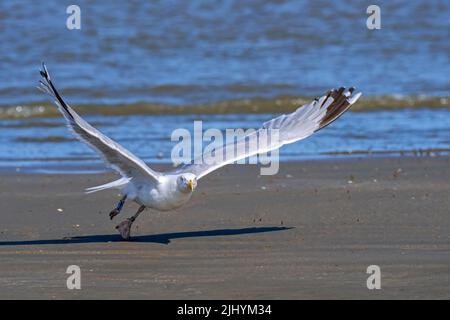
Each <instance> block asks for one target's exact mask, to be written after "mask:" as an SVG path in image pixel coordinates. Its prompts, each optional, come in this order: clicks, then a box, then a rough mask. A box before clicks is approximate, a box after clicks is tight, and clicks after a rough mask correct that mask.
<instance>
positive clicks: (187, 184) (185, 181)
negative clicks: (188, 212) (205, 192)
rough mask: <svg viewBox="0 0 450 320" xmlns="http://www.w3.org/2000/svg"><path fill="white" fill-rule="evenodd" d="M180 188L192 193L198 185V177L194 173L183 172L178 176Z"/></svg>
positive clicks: (182, 190)
mask: <svg viewBox="0 0 450 320" xmlns="http://www.w3.org/2000/svg"><path fill="white" fill-rule="evenodd" d="M177 186H178V190H180V191H181V192H184V193H190V192H192V191H194V189H195V188H196V187H197V177H196V176H195V175H194V174H192V173H183V174H182V175H180V176H179V177H178V178H177Z"/></svg>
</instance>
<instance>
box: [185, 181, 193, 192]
mask: <svg viewBox="0 0 450 320" xmlns="http://www.w3.org/2000/svg"><path fill="white" fill-rule="evenodd" d="M187 185H188V187H189V189H190V190H191V191H194V184H193V183H192V180H189V181H188V183H187Z"/></svg>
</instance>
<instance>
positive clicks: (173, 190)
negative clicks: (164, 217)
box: [120, 175, 192, 211]
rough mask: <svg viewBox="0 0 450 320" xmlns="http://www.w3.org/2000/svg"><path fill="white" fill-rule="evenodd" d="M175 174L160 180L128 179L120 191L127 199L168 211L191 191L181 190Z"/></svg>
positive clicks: (182, 202) (186, 197)
mask: <svg viewBox="0 0 450 320" xmlns="http://www.w3.org/2000/svg"><path fill="white" fill-rule="evenodd" d="M177 179H178V176H177V175H167V176H164V177H161V178H160V181H158V182H155V181H151V180H148V181H137V182H134V181H133V179H132V180H131V181H129V182H128V183H127V184H126V185H125V186H124V187H123V188H122V189H121V191H120V193H121V194H122V195H124V196H127V199H131V200H134V201H135V202H137V203H138V204H140V205H144V206H146V207H148V208H151V209H155V210H158V211H170V210H174V209H177V208H179V207H181V206H182V205H184V204H185V203H186V202H188V201H189V199H191V196H192V192H182V191H180V190H179V188H178V185H177Z"/></svg>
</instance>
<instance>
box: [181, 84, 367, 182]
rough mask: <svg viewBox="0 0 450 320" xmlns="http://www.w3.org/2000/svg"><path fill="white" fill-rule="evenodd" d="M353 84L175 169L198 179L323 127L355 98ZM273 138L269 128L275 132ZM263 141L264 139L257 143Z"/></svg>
mask: <svg viewBox="0 0 450 320" xmlns="http://www.w3.org/2000/svg"><path fill="white" fill-rule="evenodd" d="M353 92H354V88H353V87H352V88H349V89H346V88H344V87H341V88H340V89H338V90H331V91H329V92H328V93H327V94H326V95H324V96H322V97H320V98H316V99H314V100H313V101H312V102H310V103H308V104H306V105H303V106H301V107H300V108H298V109H297V110H296V111H294V112H292V113H290V114H287V115H286V114H283V115H281V116H279V117H277V118H274V119H272V120H270V121H268V122H266V123H264V124H263V126H262V128H261V129H259V130H257V131H253V132H252V133H249V134H248V135H246V136H244V137H243V138H241V139H240V140H238V141H234V142H231V143H228V144H225V145H223V146H222V147H220V148H217V149H216V150H215V151H214V156H213V155H211V154H204V155H203V157H202V159H198V160H199V161H194V164H188V165H185V166H183V167H181V168H180V169H177V170H176V172H178V173H184V172H190V173H193V174H195V175H196V176H197V179H200V178H202V177H204V176H205V175H207V174H208V173H210V172H212V171H214V170H216V169H218V168H220V167H223V166H225V165H227V164H230V163H233V162H235V161H238V160H241V159H244V158H247V157H251V156H254V155H256V154H260V153H266V152H269V151H271V150H275V149H278V148H280V147H281V146H283V145H285V144H289V143H293V142H296V141H299V140H302V139H305V138H307V137H309V136H310V135H312V134H313V133H314V132H316V131H318V130H320V129H322V128H324V127H326V126H327V125H329V124H330V123H332V122H333V121H334V120H336V119H337V118H339V117H340V116H341V115H342V114H343V113H344V112H345V111H347V110H348V109H349V108H350V106H351V105H352V104H354V103H355V102H356V100H358V98H359V97H360V96H361V93H357V94H355V95H353ZM275 131H276V133H277V134H276V135H274V136H275V137H276V138H275V139H273V140H274V141H272V139H270V138H269V137H272V135H271V134H270V132H275ZM249 141H258V144H257V146H256V147H254V146H253V147H252V146H250V144H249ZM260 141H263V142H264V143H260ZM217 155H222V157H221V158H222V159H223V160H222V161H215V159H217ZM196 163H197V164H196Z"/></svg>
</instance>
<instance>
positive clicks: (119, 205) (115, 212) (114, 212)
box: [109, 195, 127, 220]
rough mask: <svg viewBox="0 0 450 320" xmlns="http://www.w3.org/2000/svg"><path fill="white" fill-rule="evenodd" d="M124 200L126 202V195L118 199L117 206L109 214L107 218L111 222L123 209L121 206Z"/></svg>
mask: <svg viewBox="0 0 450 320" xmlns="http://www.w3.org/2000/svg"><path fill="white" fill-rule="evenodd" d="M125 200H127V195H124V196H123V198H122V199H120V201H119V203H118V204H117V207H116V208H115V209H114V210H113V211H111V212H110V213H109V218H110V219H111V220H112V219H114V217H115V216H117V215H118V214H119V213H120V211H121V210H122V208H123V205H124V204H125Z"/></svg>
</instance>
